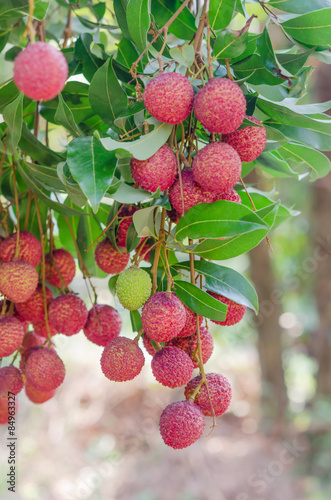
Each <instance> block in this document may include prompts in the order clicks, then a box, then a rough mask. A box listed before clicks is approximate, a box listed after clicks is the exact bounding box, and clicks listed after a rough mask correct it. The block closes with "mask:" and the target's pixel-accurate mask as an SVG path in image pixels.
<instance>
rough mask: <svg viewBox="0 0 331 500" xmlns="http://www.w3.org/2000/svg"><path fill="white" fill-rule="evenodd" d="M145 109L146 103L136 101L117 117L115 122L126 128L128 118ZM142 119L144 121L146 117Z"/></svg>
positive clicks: (118, 125)
mask: <svg viewBox="0 0 331 500" xmlns="http://www.w3.org/2000/svg"><path fill="white" fill-rule="evenodd" d="M144 109H145V106H144V103H142V102H139V101H136V102H134V103H133V104H131V105H130V106H129V107H128V108H126V109H125V110H124V111H123V113H121V114H120V115H119V116H118V117H117V118H116V120H115V122H114V123H115V125H116V126H117V127H120V128H121V129H123V130H124V129H125V124H126V123H127V119H128V118H130V117H131V116H135V115H138V114H139V113H140V112H141V111H144ZM142 121H144V119H143V120H142Z"/></svg>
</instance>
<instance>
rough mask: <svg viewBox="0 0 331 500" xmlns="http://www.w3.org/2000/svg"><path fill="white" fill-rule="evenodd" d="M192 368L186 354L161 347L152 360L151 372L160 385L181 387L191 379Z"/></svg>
mask: <svg viewBox="0 0 331 500" xmlns="http://www.w3.org/2000/svg"><path fill="white" fill-rule="evenodd" d="M193 370H194V366H193V363H192V360H191V358H190V356H189V355H188V354H186V352H185V351H183V350H182V349H179V348H178V347H172V346H167V347H163V348H162V349H160V350H159V351H157V353H156V354H155V356H154V357H153V359H152V372H153V375H154V377H155V378H156V380H157V381H158V382H160V384H162V385H164V386H166V387H172V388H174V387H181V386H182V385H185V384H187V383H188V381H189V380H190V378H191V377H192V373H193Z"/></svg>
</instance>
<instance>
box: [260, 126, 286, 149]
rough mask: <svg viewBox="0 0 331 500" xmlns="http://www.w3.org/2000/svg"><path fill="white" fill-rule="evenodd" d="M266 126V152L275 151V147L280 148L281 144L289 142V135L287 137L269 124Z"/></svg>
mask: <svg viewBox="0 0 331 500" xmlns="http://www.w3.org/2000/svg"><path fill="white" fill-rule="evenodd" d="M264 125H265V124H264ZM264 128H265V129H266V132H267V144H266V146H265V148H264V152H265V153H266V152H268V151H274V150H275V149H278V148H279V147H280V146H282V145H283V144H285V143H286V142H288V139H287V137H285V135H284V134H282V133H281V132H280V131H279V130H276V129H275V128H272V127H268V126H267V127H266V126H265V127H264Z"/></svg>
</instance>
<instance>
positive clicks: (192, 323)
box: [177, 304, 203, 337]
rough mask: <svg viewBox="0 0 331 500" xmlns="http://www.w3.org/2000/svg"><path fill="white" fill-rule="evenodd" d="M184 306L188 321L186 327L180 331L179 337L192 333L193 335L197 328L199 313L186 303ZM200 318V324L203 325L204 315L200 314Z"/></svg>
mask: <svg viewBox="0 0 331 500" xmlns="http://www.w3.org/2000/svg"><path fill="white" fill-rule="evenodd" d="M184 307H185V311H186V322H185V325H184V328H183V329H182V330H181V331H180V332H179V334H178V335H177V337H189V336H190V335H193V333H195V332H196V330H197V315H196V314H195V312H193V311H192V310H191V309H190V308H188V307H187V306H186V305H185V304H184ZM198 318H199V325H200V326H201V324H202V320H203V317H202V316H198Z"/></svg>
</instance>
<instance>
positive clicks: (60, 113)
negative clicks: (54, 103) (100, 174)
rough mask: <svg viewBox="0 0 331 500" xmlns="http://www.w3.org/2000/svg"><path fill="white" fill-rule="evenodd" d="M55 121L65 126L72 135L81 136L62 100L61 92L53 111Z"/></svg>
mask: <svg viewBox="0 0 331 500" xmlns="http://www.w3.org/2000/svg"><path fill="white" fill-rule="evenodd" d="M55 121H56V123H59V124H60V125H62V126H63V127H64V128H66V129H67V130H68V131H69V132H70V133H71V134H72V135H73V136H74V137H82V136H83V133H82V131H81V130H80V128H79V127H78V125H77V124H76V122H75V119H74V116H73V114H72V112H71V110H70V108H69V106H67V104H66V103H65V102H64V100H63V97H62V94H59V105H58V108H57V110H56V113H55Z"/></svg>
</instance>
